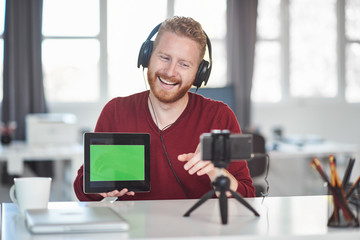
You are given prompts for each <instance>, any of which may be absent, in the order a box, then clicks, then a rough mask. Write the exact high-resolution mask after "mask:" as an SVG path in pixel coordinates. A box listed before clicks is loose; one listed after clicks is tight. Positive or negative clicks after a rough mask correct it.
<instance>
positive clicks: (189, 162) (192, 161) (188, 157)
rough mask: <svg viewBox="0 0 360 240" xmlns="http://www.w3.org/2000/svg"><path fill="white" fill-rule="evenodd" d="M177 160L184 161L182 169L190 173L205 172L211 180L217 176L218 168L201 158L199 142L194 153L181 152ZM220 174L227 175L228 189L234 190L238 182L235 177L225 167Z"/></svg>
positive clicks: (199, 173) (202, 173)
mask: <svg viewBox="0 0 360 240" xmlns="http://www.w3.org/2000/svg"><path fill="white" fill-rule="evenodd" d="M178 160H179V161H181V162H186V163H185V164H184V169H185V170H186V171H188V173H189V174H190V175H193V174H195V173H196V174H197V175H198V176H202V175H204V174H207V175H208V176H209V178H210V181H211V182H213V181H215V179H216V177H217V176H219V168H217V167H215V166H214V164H213V163H212V162H211V161H204V160H201V153H200V144H199V145H198V146H197V148H196V150H195V152H194V153H185V154H181V155H179V156H178ZM222 174H223V175H224V176H227V177H229V179H230V189H231V190H233V191H236V189H237V187H238V182H237V180H236V179H235V177H234V176H233V175H232V174H231V173H229V172H228V171H227V170H226V169H222Z"/></svg>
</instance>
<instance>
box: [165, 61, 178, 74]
mask: <svg viewBox="0 0 360 240" xmlns="http://www.w3.org/2000/svg"><path fill="white" fill-rule="evenodd" d="M176 66H177V64H176V62H173V61H172V62H170V64H169V65H168V67H167V69H166V74H167V75H168V77H174V76H176Z"/></svg>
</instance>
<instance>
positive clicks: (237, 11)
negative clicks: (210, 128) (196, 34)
mask: <svg viewBox="0 0 360 240" xmlns="http://www.w3.org/2000/svg"><path fill="white" fill-rule="evenodd" d="M0 3H1V6H2V11H3V13H4V12H5V1H4V0H3V1H0ZM7 4H8V6H10V4H12V5H11V6H12V7H13V8H12V10H13V12H11V13H10V14H9V15H8V16H7V17H8V18H10V17H13V18H16V16H18V14H19V13H17V12H16V11H24V8H25V9H30V8H36V7H37V11H38V13H40V12H41V13H42V16H41V18H37V17H38V16H37V15H36V14H35V16H34V15H30V16H31V18H32V19H34V21H40V23H41V24H40V25H42V28H41V29H40V30H39V28H37V29H38V30H37V31H40V32H38V36H40V40H41V41H40V42H39V44H40V45H38V47H40V49H41V58H40V56H37V59H40V61H42V62H41V63H42V64H41V68H40V69H41V74H40V75H38V76H35V78H34V79H35V81H39V82H40V84H41V82H42V81H41V75H42V77H43V87H44V98H43V99H44V100H45V101H46V106H40V110H38V109H31V110H30V111H29V113H31V112H44V111H47V112H49V113H72V114H74V115H75V116H76V117H77V126H78V129H79V139H80V138H81V132H82V131H92V130H93V129H94V126H95V124H96V120H97V117H98V115H99V113H100V111H101V109H102V107H103V106H104V104H105V103H106V102H107V101H108V100H110V99H111V98H112V97H115V96H125V95H129V94H132V93H135V92H138V91H143V90H146V89H147V88H148V87H147V86H146V83H144V82H146V80H144V77H143V75H146V70H145V72H143V70H142V69H137V68H136V67H135V66H136V62H137V54H138V51H139V48H140V46H141V43H142V42H143V41H144V40H145V39H146V37H147V36H148V34H149V33H150V31H151V30H152V28H153V27H155V26H156V25H157V24H158V23H159V22H161V21H162V20H163V19H165V18H166V17H168V16H173V15H184V16H191V17H193V18H194V19H196V20H198V21H199V22H200V23H202V25H203V27H204V30H205V31H206V32H207V34H208V35H209V36H210V38H211V41H212V45H213V59H214V67H213V72H212V75H211V77H210V80H209V86H208V88H209V89H206V88H204V89H201V90H202V91H203V92H202V93H203V94H204V95H208V94H210V96H212V97H213V98H215V99H220V100H224V101H225V102H227V103H228V104H229V105H231V107H232V108H233V110H234V112H236V114H237V117H238V119H239V121H240V123H241V126H242V128H243V129H245V128H251V129H256V130H258V131H260V132H261V133H262V134H263V135H264V136H265V137H266V139H267V140H268V141H272V140H273V129H274V128H281V129H282V131H283V134H285V135H289V136H297V137H299V136H300V137H301V138H304V139H306V138H307V137H309V136H316V137H318V138H321V139H326V140H331V141H338V142H343V143H354V144H360V127H359V122H360V121H359V120H360V81H359V79H360V78H359V76H360V50H359V49H360V47H359V46H360V34H359V31H358V29H360V17H359V16H360V4H359V1H357V0H330V1H329V0H318V1H316V3H314V1H311V0H308V1H300V0H259V1H252V0H241V1H236V0H227V1H226V0H211V1H210V0H196V1H193V0H188V1H185V0H182V1H180V0H178V1H177V0H156V1H145V0H144V1H141V0H138V1H116V0H76V1H75V0H71V1H69V0H67V1H65V0H61V1H60V0H59V1H56V0H43V1H39V0H38V1H35V0H33V1H21V0H17V1H16V0H11V1H8V3H7ZM85 6H86V7H85ZM39 7H40V8H39ZM15 9H18V10H15ZM0 10H1V9H0ZM39 10H40V11H39ZM209 16H211V17H209ZM18 23H19V24H20V25H21V24H23V26H22V28H18V29H20V31H21V29H24V30H23V34H25V33H29V32H28V30H29V29H33V28H31V27H30V28H29V25H28V24H30V23H29V21H27V20H26V19H25V20H23V22H21V21H19V22H18ZM38 23H39V22H38ZM37 25H38V27H39V24H37ZM34 29H35V28H34ZM30 32H32V31H30ZM25 35H26V34H25ZM5 37H6V36H4V34H3V35H2V38H5ZM11 41H12V42H14V40H13V39H12V40H11V39H10V42H11ZM1 43H2V44H3V41H2V42H1ZM5 49H6V47H5ZM21 51H23V52H21ZM5 52H6V51H4V52H3V53H2V54H4V53H5ZM25 52H26V51H25ZM18 56H20V58H22V57H23V56H24V49H21V50H20V53H18ZM35 57H36V56H35ZM30 62H31V61H30ZM4 63H5V65H4V66H6V64H7V63H6V59H5V60H4ZM17 67H19V66H16V67H12V71H14V72H16V71H17ZM8 70H9V69H7V68H6V67H4V79H3V80H4V81H7V79H6V76H7V75H6V71H8ZM38 70H39V69H38ZM39 76H40V77H39ZM24 79H27V77H25V78H24ZM10 85H11V89H12V90H11V91H7V90H6V89H7V87H6V86H8V85H6V84H5V85H3V86H4V92H3V97H4V98H5V97H6V96H10V99H13V101H15V102H16V99H17V97H18V96H19V95H14V94H13V91H18V90H19V89H24V88H29V89H31V87H30V86H28V87H25V86H26V85H21V84H20V85H18V86H15V85H13V84H12V83H10ZM35 89H36V90H41V88H35ZM40 92H41V91H40ZM18 94H19V93H18ZM20 95H21V94H20ZM40 95H41V93H40ZM35 96H39V94H35ZM225 96H226V98H224V97H225ZM229 96H230V98H229ZM23 101H25V103H27V102H26V101H27V100H26V99H25V100H23ZM2 103H3V104H2V120H3V121H5V122H6V121H12V120H16V119H12V118H15V117H16V116H15V115H16V114H15V115H14V114H13V112H12V111H11V110H10V111H7V110H4V101H3V102H2ZM22 105H24V104H22ZM25 105H26V104H25ZM40 105H41V104H40ZM6 112H8V114H6ZM4 113H5V114H4ZM21 118H22V119H24V117H23V116H22V117H21ZM18 121H19V120H18ZM24 128H25V126H23V134H19V136H18V137H19V138H20V139H21V138H24V136H25V129H24ZM20 131H21V124H20V123H19V124H18V129H17V134H18V133H19V132H20Z"/></svg>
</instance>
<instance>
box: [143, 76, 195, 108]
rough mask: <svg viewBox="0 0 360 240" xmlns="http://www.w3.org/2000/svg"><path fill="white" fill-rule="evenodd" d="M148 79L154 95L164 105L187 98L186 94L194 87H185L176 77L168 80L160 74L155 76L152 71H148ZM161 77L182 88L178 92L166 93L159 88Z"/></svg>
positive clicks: (189, 85)
mask: <svg viewBox="0 0 360 240" xmlns="http://www.w3.org/2000/svg"><path fill="white" fill-rule="evenodd" d="M147 77H148V82H149V85H150V89H151V91H152V93H153V94H154V96H155V97H156V98H157V99H158V100H159V101H160V102H163V103H174V102H176V101H178V100H179V99H181V98H182V97H184V96H185V94H186V93H187V92H188V91H189V89H190V88H191V85H192V83H191V84H188V85H184V86H183V85H182V83H183V82H182V81H181V79H179V78H176V77H173V78H168V77H166V76H165V75H164V74H161V73H160V72H155V74H153V73H152V72H151V71H150V70H148V72H147ZM159 77H160V78H161V79H166V81H169V82H173V83H177V84H178V85H179V86H180V88H179V89H178V90H177V91H176V92H173V91H166V90H164V89H161V88H160V87H159V86H157V84H158V83H157V81H160V80H159ZM175 87H178V86H175Z"/></svg>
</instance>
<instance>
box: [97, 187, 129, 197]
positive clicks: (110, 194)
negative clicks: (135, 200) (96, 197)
mask: <svg viewBox="0 0 360 240" xmlns="http://www.w3.org/2000/svg"><path fill="white" fill-rule="evenodd" d="M125 194H126V195H129V196H134V195H135V192H132V191H131V192H129V190H128V189H127V188H124V189H122V190H121V191H119V190H114V191H112V192H107V193H100V195H101V196H102V197H104V198H105V197H122V196H124V195H125Z"/></svg>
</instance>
